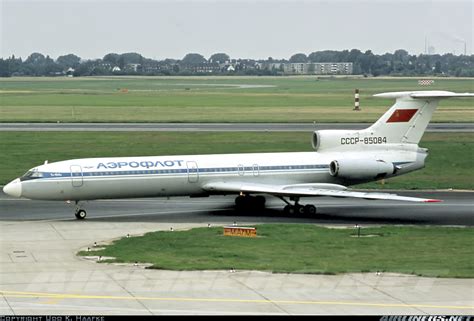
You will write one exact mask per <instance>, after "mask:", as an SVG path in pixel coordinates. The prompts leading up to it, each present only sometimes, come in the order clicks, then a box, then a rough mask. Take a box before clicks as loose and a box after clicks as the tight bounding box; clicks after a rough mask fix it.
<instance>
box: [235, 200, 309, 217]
mask: <svg viewBox="0 0 474 321" xmlns="http://www.w3.org/2000/svg"><path fill="white" fill-rule="evenodd" d="M278 198H279V199H281V200H282V201H283V202H285V203H286V204H287V205H286V206H285V207H284V208H283V212H284V213H285V215H295V214H299V215H315V214H316V212H317V211H316V206H314V205H312V204H306V205H302V204H300V203H299V200H300V198H299V197H290V201H293V202H294V204H291V203H290V202H289V201H287V200H286V199H285V198H283V196H278ZM235 207H236V208H237V210H238V211H242V210H250V209H253V210H263V209H264V208H265V197H263V196H260V195H258V196H250V195H240V196H237V198H236V199H235Z"/></svg>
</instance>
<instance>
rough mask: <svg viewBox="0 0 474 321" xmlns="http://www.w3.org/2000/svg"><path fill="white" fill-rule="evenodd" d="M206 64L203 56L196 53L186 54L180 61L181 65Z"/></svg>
mask: <svg viewBox="0 0 474 321" xmlns="http://www.w3.org/2000/svg"><path fill="white" fill-rule="evenodd" d="M205 62H207V60H206V58H204V56H203V55H200V54H198V53H188V54H187V55H186V56H184V58H183V59H182V60H181V63H182V64H186V65H198V64H203V63H205Z"/></svg>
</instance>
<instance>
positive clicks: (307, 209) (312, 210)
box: [303, 204, 316, 215]
mask: <svg viewBox="0 0 474 321" xmlns="http://www.w3.org/2000/svg"><path fill="white" fill-rule="evenodd" d="M303 211H304V213H305V214H306V215H315V214H316V206H314V205H312V204H307V205H305V206H304V208H303Z"/></svg>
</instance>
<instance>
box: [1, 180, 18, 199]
mask: <svg viewBox="0 0 474 321" xmlns="http://www.w3.org/2000/svg"><path fill="white" fill-rule="evenodd" d="M3 192H4V193H5V194H8V195H10V196H13V197H21V182H20V179H19V178H17V179H15V180H13V181H11V182H10V183H8V184H7V185H5V186H4V187H3Z"/></svg>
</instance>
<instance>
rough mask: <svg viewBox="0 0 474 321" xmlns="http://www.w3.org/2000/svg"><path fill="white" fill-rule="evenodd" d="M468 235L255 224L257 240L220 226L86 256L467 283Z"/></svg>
mask: <svg viewBox="0 0 474 321" xmlns="http://www.w3.org/2000/svg"><path fill="white" fill-rule="evenodd" d="M472 232H473V231H472V228H449V227H442V228H441V227H397V226H391V227H388V226H387V227H379V228H364V229H362V233H361V237H356V235H357V232H356V231H355V230H354V229H330V228H325V227H318V226H315V225H310V224H304V225H303V224H266V225H258V226H257V235H258V237H257V238H239V237H224V236H223V235H222V227H215V228H196V229H192V230H189V231H173V232H171V231H160V232H152V233H147V234H145V235H144V236H140V237H131V238H123V239H121V240H118V241H115V242H114V243H113V244H112V245H109V246H106V247H105V249H103V250H99V251H97V252H96V251H94V252H92V253H93V254H92V255H101V256H107V257H115V258H116V259H115V260H107V261H105V262H130V263H133V262H141V263H152V264H153V266H152V268H155V269H166V270H226V269H231V268H235V269H237V270H262V271H269V272H270V271H271V272H291V273H316V274H322V273H324V274H335V273H345V272H376V271H385V272H399V273H407V274H417V275H423V276H431V277H462V278H471V277H474V261H473V259H472V258H473V257H474V247H473V246H472V243H473V242H474V234H473V233H472ZM196 240H198V241H196ZM295 244H297V246H295ZM79 254H80V255H91V252H86V251H85V252H80V253H79Z"/></svg>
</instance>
